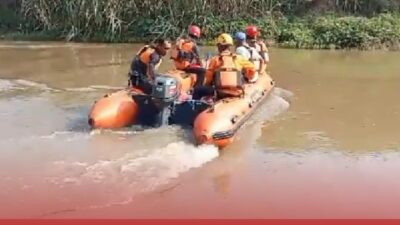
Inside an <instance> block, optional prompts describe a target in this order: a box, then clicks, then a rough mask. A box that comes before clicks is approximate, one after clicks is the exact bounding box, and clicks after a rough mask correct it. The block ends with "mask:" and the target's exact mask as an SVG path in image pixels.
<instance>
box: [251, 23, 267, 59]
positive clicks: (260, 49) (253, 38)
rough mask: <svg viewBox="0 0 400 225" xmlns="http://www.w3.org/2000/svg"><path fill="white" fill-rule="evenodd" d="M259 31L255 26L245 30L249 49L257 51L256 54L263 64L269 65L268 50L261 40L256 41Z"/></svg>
mask: <svg viewBox="0 0 400 225" xmlns="http://www.w3.org/2000/svg"><path fill="white" fill-rule="evenodd" d="M258 34H259V31H258V29H257V27H256V26H253V25H250V26H248V27H247V28H246V36H247V37H246V38H247V40H248V44H249V45H250V47H254V48H255V49H257V51H258V53H259V54H260V55H261V57H262V58H263V59H264V61H265V63H269V55H268V48H267V46H266V45H265V43H264V42H263V41H261V40H257V36H258Z"/></svg>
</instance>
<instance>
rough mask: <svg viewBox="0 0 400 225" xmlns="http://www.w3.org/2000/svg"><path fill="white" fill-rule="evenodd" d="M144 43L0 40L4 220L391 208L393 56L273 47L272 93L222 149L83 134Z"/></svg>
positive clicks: (398, 178) (395, 177)
mask: <svg viewBox="0 0 400 225" xmlns="http://www.w3.org/2000/svg"><path fill="white" fill-rule="evenodd" d="M139 47H140V46H139V45H103V44H60V43H51V42H46V43H40V42H36V43H30V42H0V124H1V129H0V199H1V202H0V217H1V218H399V217H400V175H399V170H400V151H399V150H400V148H399V147H400V132H399V131H400V129H399V128H398V127H399V125H400V104H399V100H398V98H399V96H400V95H399V94H400V93H399V90H400V72H399V71H400V63H399V59H400V53H398V52H380V51H376V52H358V51H309V50H307V51H305V50H285V49H271V66H270V71H271V76H272V77H273V78H274V79H275V80H276V83H277V88H276V89H275V90H274V92H273V93H272V94H271V96H270V97H269V98H268V99H267V101H266V102H265V104H263V106H261V108H259V109H258V110H257V113H256V114H255V115H254V116H252V117H251V119H249V121H248V122H247V123H246V125H245V126H244V127H243V128H242V129H241V130H240V132H239V134H238V136H237V140H235V142H234V144H232V145H231V146H229V147H228V148H227V149H226V150H224V151H218V150H217V149H216V148H214V147H212V146H200V147H195V146H194V145H193V144H192V142H191V139H190V132H189V131H185V130H182V129H180V128H178V127H168V128H161V129H150V130H145V131H142V132H138V131H135V130H133V129H130V128H127V129H121V130H118V131H107V130H90V129H89V127H88V125H87V114H88V112H89V110H90V107H91V105H92V104H93V102H94V101H95V100H96V99H98V98H100V97H101V96H103V95H104V94H106V93H110V92H113V91H115V90H118V89H121V88H123V87H125V86H126V84H127V75H126V74H127V71H128V68H129V63H130V60H131V59H132V57H133V54H134V53H136V51H137V50H138V49H139ZM206 51H212V52H214V48H211V47H207V48H203V53H205V52H206ZM171 66H172V65H171V63H170V61H169V60H166V61H165V63H164V64H163V65H162V67H161V68H160V69H161V70H164V71H165V70H166V69H168V68H170V67H171Z"/></svg>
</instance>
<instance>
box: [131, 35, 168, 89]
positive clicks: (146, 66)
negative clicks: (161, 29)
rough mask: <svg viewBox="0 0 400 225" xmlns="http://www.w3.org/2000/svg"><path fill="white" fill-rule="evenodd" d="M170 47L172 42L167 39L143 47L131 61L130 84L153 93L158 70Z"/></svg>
mask: <svg viewBox="0 0 400 225" xmlns="http://www.w3.org/2000/svg"><path fill="white" fill-rule="evenodd" d="M170 48H171V43H170V42H169V41H168V40H165V39H157V40H156V41H155V42H154V44H152V45H145V46H144V47H143V48H141V49H140V50H139V51H138V52H137V54H136V56H135V58H134V59H133V61H132V63H131V68H130V71H129V83H130V85H131V86H133V87H138V88H140V89H141V90H142V91H143V92H144V93H145V94H151V92H152V89H153V81H154V78H155V75H156V70H157V69H158V67H159V65H160V64H161V62H162V57H164V56H165V55H166V54H167V52H168V50H169V49H170Z"/></svg>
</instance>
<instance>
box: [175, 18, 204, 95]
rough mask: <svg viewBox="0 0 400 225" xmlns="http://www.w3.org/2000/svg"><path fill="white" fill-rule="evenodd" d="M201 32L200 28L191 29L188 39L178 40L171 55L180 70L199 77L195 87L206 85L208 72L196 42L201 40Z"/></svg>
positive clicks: (192, 27)
mask: <svg viewBox="0 0 400 225" xmlns="http://www.w3.org/2000/svg"><path fill="white" fill-rule="evenodd" d="M200 35H201V30H200V28H199V27H198V26H194V25H193V26H190V27H189V35H188V37H184V38H181V39H178V40H177V42H176V46H175V48H174V49H173V52H172V54H171V59H173V60H174V62H175V67H176V69H178V70H183V71H185V72H187V73H195V74H196V75H197V78H196V84H195V87H199V86H201V85H203V84H204V76H205V73H206V70H205V69H204V68H202V67H203V65H202V62H201V59H200V56H199V49H198V46H197V43H196V40H198V39H199V38H200Z"/></svg>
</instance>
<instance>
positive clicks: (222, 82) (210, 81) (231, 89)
mask: <svg viewBox="0 0 400 225" xmlns="http://www.w3.org/2000/svg"><path fill="white" fill-rule="evenodd" d="M232 46H233V39H232V37H231V36H230V35H229V34H226V33H223V34H221V35H219V36H218V39H217V47H218V55H217V56H214V57H213V58H211V60H210V64H209V67H208V68H207V72H206V82H207V86H203V87H199V88H196V89H195V91H194V94H193V99H201V98H202V97H205V96H213V95H214V94H215V93H216V94H217V98H218V99H221V98H226V97H239V96H241V95H243V94H244V90H243V85H244V79H247V80H253V78H254V75H255V73H256V70H255V67H254V64H253V63H251V62H250V61H249V60H248V59H246V58H245V57H243V56H241V55H237V54H235V53H233V52H232V51H231V47H232Z"/></svg>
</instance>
